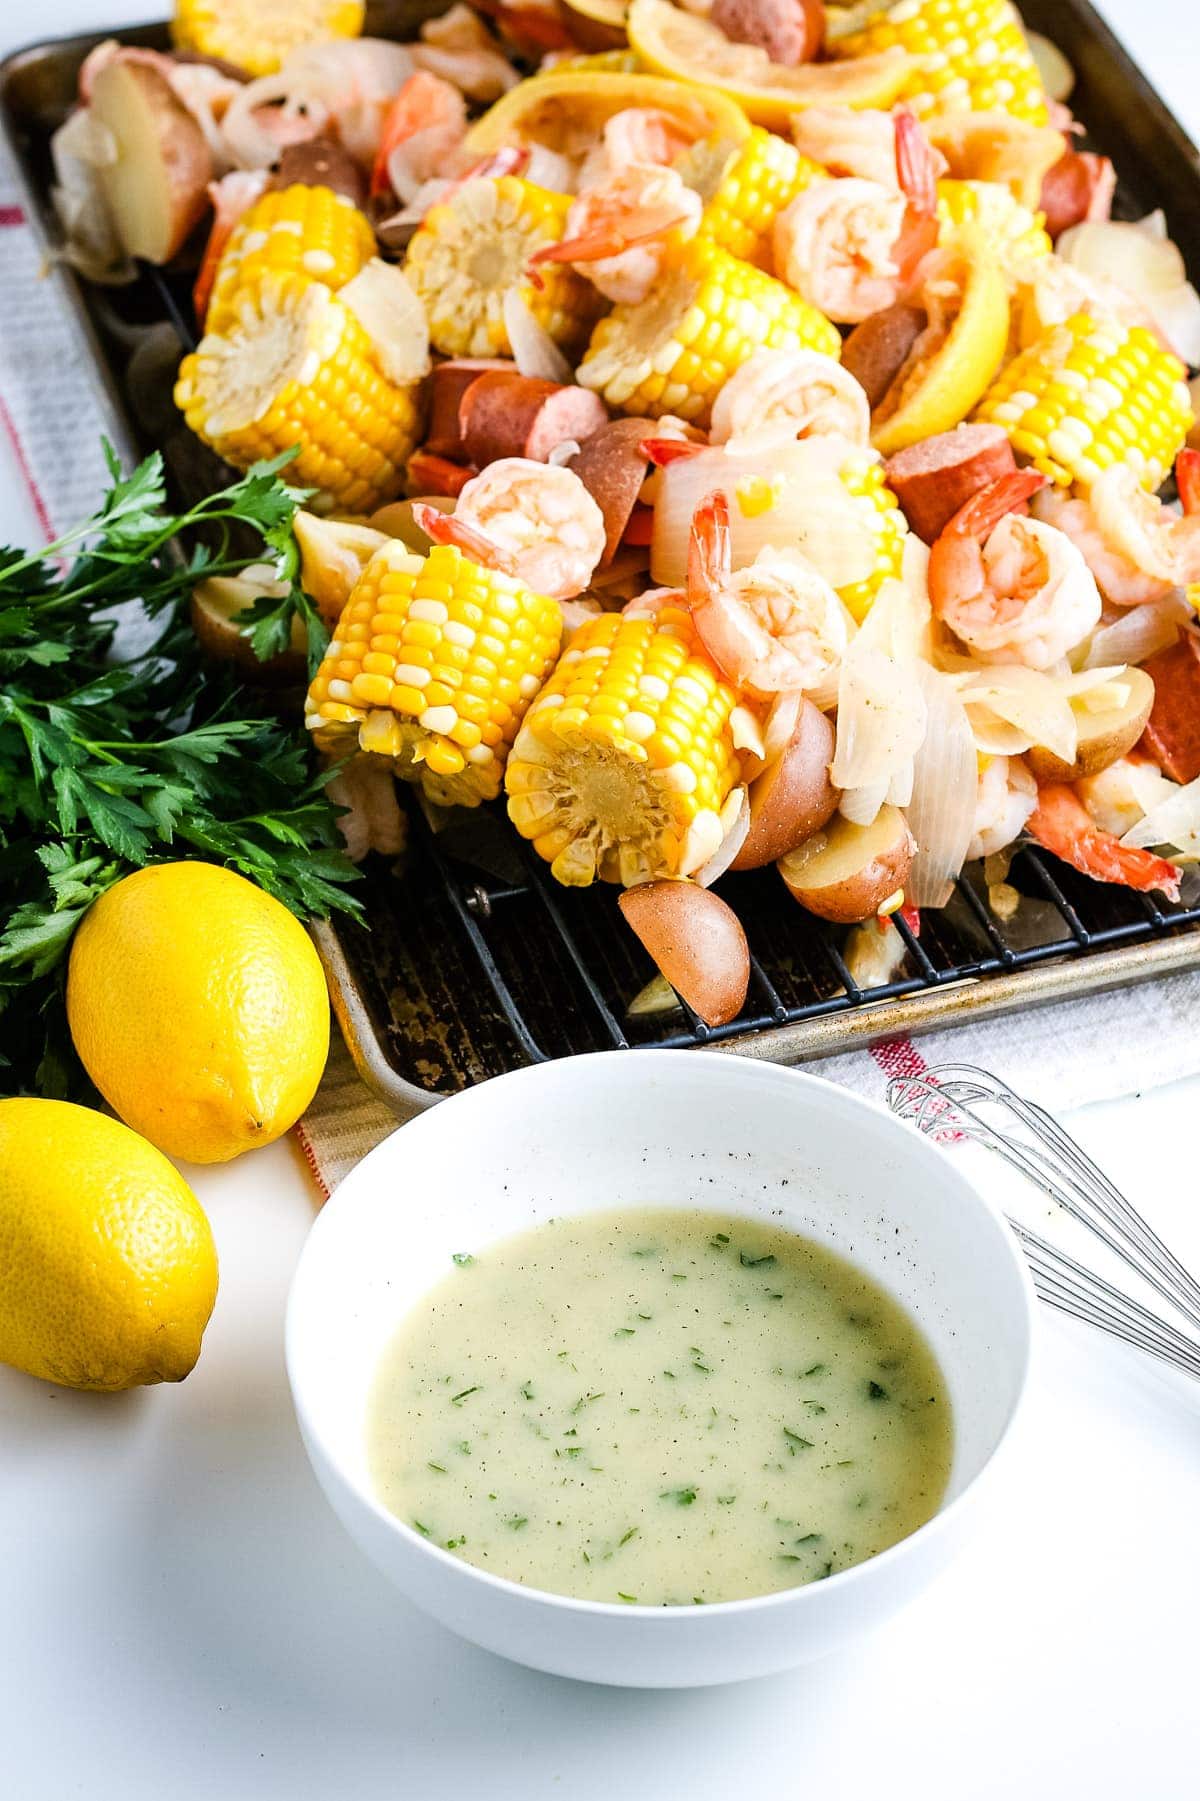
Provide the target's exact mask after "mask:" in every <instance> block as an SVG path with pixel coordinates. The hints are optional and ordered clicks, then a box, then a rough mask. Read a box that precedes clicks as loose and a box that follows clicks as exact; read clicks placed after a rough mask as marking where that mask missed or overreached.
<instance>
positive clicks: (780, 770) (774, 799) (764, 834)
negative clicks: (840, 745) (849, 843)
mask: <svg viewBox="0 0 1200 1801" xmlns="http://www.w3.org/2000/svg"><path fill="white" fill-rule="evenodd" d="M833 747H834V737H833V727H832V725H831V724H830V723H829V721H828V719H827V718H826V717H825V715H824V713H822V711H821V709H820V708H819V707H815V706H814V705H813V703H812V701H811V700H804V701H802V702H801V703H800V717H799V718H798V719H797V721H796V729H795V731H794V732H793V733H792V736H791V740H790V742H789V743H788V745H787V748H786V749H785V750H784V752H783V754H782V756H780V757H779V758H778V759H777V760H776V761H775V762H774V763H773V764H772V765H771V767H770V768H769V769H765V770H764V771H763V773H762V774H761V775H760V776H759V777H758V778H757V780H756V781H754V782H752V783H751V784H750V830H749V832H748V833H747V834H746V841H745V843H744V844H743V845H742V848H741V850H740V851H739V852H738V854H737V856H736V857H735V858H734V859H733V862H732V864H731V865H730V867H731V868H732V869H761V868H763V866H764V865H765V864H767V863H776V862H778V860H779V858H780V857H784V856H786V855H787V853H788V851H790V850H794V849H795V848H796V846H797V845H798V844H802V843H803V842H804V840H805V839H806V838H808V837H809V836H811V834H812V833H813V832H816V831H819V830H820V828H821V827H822V826H823V825H824V824H825V822H826V820H828V819H831V818H832V817H833V814H834V813H835V812H836V811H837V804H838V791H837V789H836V788H835V787H834V785H833V783H832V782H831V781H830V779H829V765H830V763H832V761H833Z"/></svg>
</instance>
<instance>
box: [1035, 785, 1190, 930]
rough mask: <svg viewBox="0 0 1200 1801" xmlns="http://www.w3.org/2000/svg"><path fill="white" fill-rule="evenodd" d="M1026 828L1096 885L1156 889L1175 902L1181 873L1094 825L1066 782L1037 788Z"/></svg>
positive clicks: (1152, 855)
mask: <svg viewBox="0 0 1200 1801" xmlns="http://www.w3.org/2000/svg"><path fill="white" fill-rule="evenodd" d="M1026 829H1027V830H1028V832H1029V833H1030V835H1031V836H1032V837H1033V838H1035V839H1036V840H1037V842H1038V843H1039V844H1040V845H1042V846H1043V848H1044V849H1046V850H1048V851H1052V852H1053V853H1054V855H1055V856H1056V857H1061V858H1062V860H1063V862H1064V863H1069V864H1070V865H1071V868H1072V869H1077V870H1078V871H1079V873H1080V874H1081V875H1086V876H1091V878H1092V880H1093V881H1097V882H1119V883H1120V884H1121V885H1122V886H1123V887H1125V888H1135V889H1137V890H1138V892H1139V893H1142V894H1148V893H1149V892H1150V891H1151V890H1153V889H1159V890H1160V891H1161V892H1162V893H1163V894H1165V895H1166V897H1167V899H1168V900H1173V901H1177V900H1178V899H1179V881H1180V874H1181V872H1180V870H1179V868H1178V866H1177V865H1176V864H1174V863H1168V862H1167V861H1166V859H1165V858H1164V857H1156V856H1155V855H1154V852H1153V851H1148V850H1138V849H1135V848H1134V847H1133V846H1131V845H1127V844H1122V843H1121V841H1120V839H1119V838H1115V837H1114V836H1113V834H1112V833H1111V832H1104V831H1101V829H1100V827H1099V826H1097V825H1095V824H1093V822H1092V818H1091V815H1090V814H1089V813H1088V811H1087V808H1086V807H1085V806H1084V804H1083V802H1082V801H1081V800H1080V798H1079V796H1078V795H1077V794H1076V793H1075V791H1074V789H1073V788H1069V787H1068V786H1067V785H1066V783H1065V782H1050V783H1047V785H1046V786H1045V787H1043V788H1040V789H1039V790H1038V804H1037V806H1036V807H1035V808H1034V810H1033V812H1032V813H1031V814H1030V815H1029V818H1028V820H1027V822H1026Z"/></svg>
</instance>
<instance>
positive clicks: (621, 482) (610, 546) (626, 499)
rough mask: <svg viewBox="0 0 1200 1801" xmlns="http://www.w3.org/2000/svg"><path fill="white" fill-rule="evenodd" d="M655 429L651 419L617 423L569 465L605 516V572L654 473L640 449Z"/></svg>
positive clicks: (598, 434)
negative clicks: (644, 487)
mask: <svg viewBox="0 0 1200 1801" xmlns="http://www.w3.org/2000/svg"><path fill="white" fill-rule="evenodd" d="M653 427H654V421H653V420H651V419H614V420H613V421H612V422H611V423H610V424H608V425H606V426H605V427H604V428H603V430H602V431H598V432H596V433H595V435H594V436H593V437H590V438H589V439H588V440H587V443H586V444H583V445H581V446H580V450H579V454H578V456H574V457H572V458H571V461H570V463H569V464H568V465H567V467H568V468H570V469H573V470H574V471H575V473H576V475H577V476H578V477H579V479H580V481H581V482H582V483H583V485H584V487H585V488H586V489H587V490H588V493H589V494H590V495H591V497H592V499H593V500H594V501H595V502H596V505H597V506H598V507H599V508H600V511H601V512H602V513H603V514H604V555H603V556H602V557H601V559H600V567H601V569H607V568H608V565H609V564H610V563H611V562H612V560H613V558H614V556H615V555H616V553H617V546H618V545H619V544H620V542H621V540H622V538H623V537H624V536H625V529H626V527H627V526H628V524H629V521H630V518H631V517H632V515H633V511H634V508H635V507H636V505H637V499H638V495H639V494H640V493H641V491H642V484H643V483H644V482H645V480H646V476H647V474H648V472H649V469H650V463H649V460H648V458H646V457H644V456H643V455H642V453H641V449H640V446H641V445H642V443H643V442H644V441H645V439H646V438H648V437H652V436H653Z"/></svg>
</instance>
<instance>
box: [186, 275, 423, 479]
mask: <svg viewBox="0 0 1200 1801" xmlns="http://www.w3.org/2000/svg"><path fill="white" fill-rule="evenodd" d="M419 392H420V391H419V387H418V386H417V385H416V384H413V385H411V386H408V387H401V386H398V385H397V384H396V383H395V382H392V381H390V380H388V378H387V377H386V376H385V375H384V374H383V372H382V370H381V369H380V367H379V365H378V363H377V361H376V358H375V353H374V350H373V348H372V345H371V340H370V339H369V338H368V336H367V334H366V332H365V331H364V330H363V328H362V326H361V325H360V324H359V322H358V320H357V319H356V318H355V317H354V315H353V313H351V312H350V311H349V309H348V308H346V307H344V306H342V305H341V303H340V302H339V301H338V300H336V299H335V298H334V297H333V295H332V294H331V293H330V292H329V289H328V288H326V287H324V286H323V285H322V284H321V283H320V282H313V281H310V280H309V279H308V278H307V277H306V276H302V275H274V274H270V275H265V276H262V277H260V279H259V281H258V283H257V285H256V287H255V288H254V289H253V290H252V291H251V292H250V293H247V294H245V295H243V297H242V299H241V302H240V307H239V312H238V318H237V324H236V326H235V328H234V329H233V330H232V331H231V332H230V333H229V334H228V335H221V334H219V333H215V332H210V333H208V334H207V335H206V336H205V337H204V338H202V339H201V342H200V344H199V346H198V348H197V349H196V350H195V351H193V352H192V354H191V355H190V356H187V357H185V358H184V360H183V362H182V364H181V365H180V370H179V379H178V381H177V383H176V386H175V402H176V405H177V406H178V407H179V408H180V410H181V412H182V413H183V414H184V416H185V418H186V419H187V422H188V424H189V426H190V427H191V429H192V430H193V431H194V432H195V433H196V435H197V436H198V437H201V438H203V439H204V441H205V443H207V444H211V445H212V447H213V449H214V450H215V451H216V452H217V454H218V456H222V457H224V458H225V460H226V461H227V462H229V463H233V464H234V465H235V466H236V467H237V468H239V469H247V468H249V467H250V465H251V463H255V462H257V461H259V460H260V459H261V458H264V457H273V456H278V455H279V454H280V452H281V451H285V450H290V449H292V448H293V446H299V452H298V454H297V456H296V458H295V460H294V461H293V462H292V463H291V464H290V465H289V467H288V475H289V479H290V480H292V481H294V482H295V483H296V484H297V486H301V487H311V488H315V489H316V490H317V496H316V498H315V499H314V500H313V501H312V502H311V503H310V505H311V506H312V508H313V510H314V511H324V512H329V511H332V510H334V509H337V510H339V511H341V512H347V513H355V512H358V513H365V512H368V511H370V510H371V509H373V508H374V507H377V506H379V505H381V504H382V503H383V502H384V501H385V500H390V499H392V498H394V497H395V495H397V494H398V493H399V492H400V490H401V488H402V487H403V484H404V467H405V463H406V462H407V460H408V457H409V456H410V455H411V453H412V450H413V448H414V446H415V444H416V442H417V439H418V436H419V433H420V428H421V412H420V404H419Z"/></svg>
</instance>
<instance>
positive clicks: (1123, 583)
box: [1033, 488, 1175, 607]
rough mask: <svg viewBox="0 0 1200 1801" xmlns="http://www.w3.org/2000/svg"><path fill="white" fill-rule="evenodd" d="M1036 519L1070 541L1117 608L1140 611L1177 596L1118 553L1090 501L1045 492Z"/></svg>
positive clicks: (1036, 507) (1054, 490) (1035, 503)
mask: <svg viewBox="0 0 1200 1801" xmlns="http://www.w3.org/2000/svg"><path fill="white" fill-rule="evenodd" d="M1033 513H1034V517H1035V518H1037V519H1040V520H1041V521H1042V523H1043V524H1045V525H1052V526H1053V527H1054V529H1055V531H1059V532H1062V533H1064V534H1065V536H1066V537H1068V538H1070V540H1071V542H1072V544H1074V545H1075V546H1076V548H1077V549H1078V550H1079V551H1080V552H1081V553H1082V555H1083V559H1084V561H1085V562H1086V564H1087V566H1088V568H1089V569H1090V570H1091V572H1092V574H1093V575H1094V576H1095V578H1096V586H1097V587H1098V588H1099V590H1100V593H1101V595H1102V596H1103V597H1104V599H1105V600H1106V601H1107V602H1108V603H1109V604H1110V605H1111V606H1114V607H1140V606H1146V605H1153V604H1155V603H1156V602H1158V601H1161V600H1165V599H1167V597H1168V596H1169V595H1171V594H1173V593H1174V592H1175V584H1174V583H1173V582H1164V581H1160V580H1159V579H1158V577H1157V576H1153V575H1147V574H1146V573H1145V571H1144V570H1142V569H1139V568H1138V567H1137V565H1136V564H1135V563H1132V562H1131V561H1130V560H1129V558H1128V557H1127V556H1125V555H1123V554H1122V553H1121V552H1120V551H1119V550H1115V549H1114V548H1113V547H1112V545H1111V544H1110V543H1109V541H1108V539H1107V538H1106V537H1105V535H1104V533H1103V532H1102V531H1101V529H1100V525H1099V521H1098V520H1097V518H1096V514H1095V511H1094V509H1093V507H1092V502H1091V501H1090V500H1085V499H1084V498H1082V496H1072V495H1070V494H1068V493H1065V492H1064V491H1063V490H1062V489H1061V488H1043V490H1042V492H1041V493H1040V494H1037V495H1035V496H1034V500H1033Z"/></svg>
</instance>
